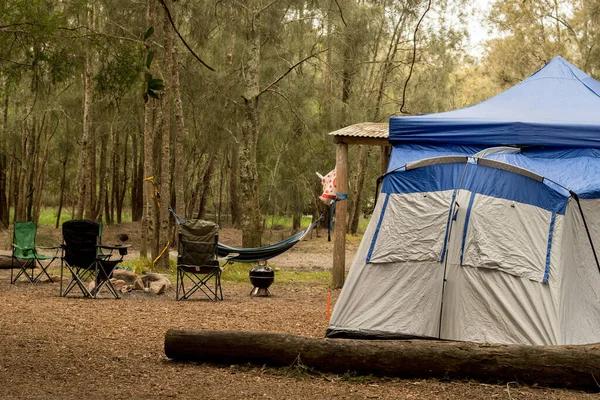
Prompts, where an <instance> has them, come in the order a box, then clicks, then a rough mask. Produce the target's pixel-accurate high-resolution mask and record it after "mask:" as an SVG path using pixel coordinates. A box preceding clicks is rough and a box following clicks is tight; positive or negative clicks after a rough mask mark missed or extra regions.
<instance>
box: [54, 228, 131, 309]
mask: <svg viewBox="0 0 600 400" xmlns="http://www.w3.org/2000/svg"><path fill="white" fill-rule="evenodd" d="M62 231H63V245H62V249H63V256H62V264H61V268H60V275H61V285H60V295H61V296H62V297H65V296H66V295H67V294H69V292H70V291H71V290H72V289H73V288H75V287H78V288H79V289H80V290H81V293H82V294H83V296H84V297H91V298H97V297H98V294H99V293H100V291H101V289H102V288H103V287H106V288H107V290H108V291H109V293H110V294H111V295H112V296H113V297H114V298H116V299H118V298H119V295H118V294H117V291H116V290H115V288H114V287H113V285H112V283H111V282H110V278H111V276H112V272H113V270H114V269H115V267H116V266H117V264H119V263H120V262H121V261H123V256H124V255H125V254H127V247H128V246H122V245H115V246H103V245H102V244H101V240H100V224H99V223H98V222H94V221H88V220H73V221H67V222H65V223H64V224H63V226H62ZM102 250H107V252H106V253H104V252H102ZM115 252H116V253H115ZM65 266H66V268H67V270H68V272H69V273H70V274H71V280H70V281H69V283H68V284H67V285H66V287H65V290H64V291H63V284H62V276H63V269H64V267H65ZM89 279H93V280H94V281H95V285H94V287H93V288H92V289H91V290H90V289H89V288H88V286H86V284H85V281H87V280H89Z"/></svg>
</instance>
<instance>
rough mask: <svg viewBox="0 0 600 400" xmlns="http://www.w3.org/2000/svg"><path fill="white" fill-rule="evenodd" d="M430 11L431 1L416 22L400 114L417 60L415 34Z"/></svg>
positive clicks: (402, 110)
mask: <svg viewBox="0 0 600 400" xmlns="http://www.w3.org/2000/svg"><path fill="white" fill-rule="evenodd" d="M430 9H431V0H429V2H428V3H427V8H426V9H425V12H423V15H421V19H419V22H417V26H416V27H415V32H414V34H413V57H412V62H411V64H410V71H409V72H408V76H407V77H406V81H405V82H404V89H403V90H402V104H401V105H400V113H404V104H405V103H406V88H407V87H408V81H410V77H411V76H412V73H413V69H414V68H415V60H416V59H417V32H419V26H421V22H423V19H424V18H425V15H427V13H428V12H429V10H430Z"/></svg>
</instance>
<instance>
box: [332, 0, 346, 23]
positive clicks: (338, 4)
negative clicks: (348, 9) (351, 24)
mask: <svg viewBox="0 0 600 400" xmlns="http://www.w3.org/2000/svg"><path fill="white" fill-rule="evenodd" d="M335 5H336V6H337V8H338V10H340V18H341V19H342V22H343V23H344V26H345V27H348V24H347V23H346V20H345V19H344V13H343V12H342V7H340V3H338V0H335Z"/></svg>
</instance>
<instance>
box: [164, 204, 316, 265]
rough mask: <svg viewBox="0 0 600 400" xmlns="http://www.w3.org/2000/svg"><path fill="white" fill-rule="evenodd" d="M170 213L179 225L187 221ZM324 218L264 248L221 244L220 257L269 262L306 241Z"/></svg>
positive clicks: (218, 247) (233, 259)
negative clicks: (307, 236) (231, 255)
mask: <svg viewBox="0 0 600 400" xmlns="http://www.w3.org/2000/svg"><path fill="white" fill-rule="evenodd" d="M169 211H170V212H171V214H173V216H174V217H175V220H176V221H177V223H178V224H180V223H182V222H184V221H185V220H184V219H183V218H181V217H180V216H179V215H177V214H175V211H173V209H172V208H171V207H169ZM323 216H324V213H323V214H321V216H319V218H317V219H316V220H315V221H314V222H313V223H312V224H310V226H309V227H308V228H306V229H305V230H303V231H300V232H298V233H296V234H295V235H293V236H291V237H289V238H287V239H285V240H282V241H281V242H277V243H273V244H270V245H268V246H264V247H249V248H243V247H232V246H228V245H226V244H222V243H219V245H218V246H217V254H218V255H219V257H227V256H228V255H230V254H237V255H235V256H233V257H230V258H229V260H230V261H236V262H241V263H250V262H257V261H262V260H269V259H271V258H273V257H276V256H278V255H280V254H283V253H285V252H286V251H288V250H289V249H291V248H292V247H294V245H295V244H296V243H298V242H299V241H301V240H302V239H304V238H305V237H306V235H308V234H309V233H310V232H311V231H312V230H313V229H314V228H315V227H316V226H317V224H318V223H319V221H321V219H323Z"/></svg>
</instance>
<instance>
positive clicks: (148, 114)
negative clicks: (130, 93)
mask: <svg viewBox="0 0 600 400" xmlns="http://www.w3.org/2000/svg"><path fill="white" fill-rule="evenodd" d="M152 4H153V0H148V4H147V8H146V26H149V27H150V26H153V18H152V14H153V7H152ZM155 107H156V100H155V99H153V98H149V99H148V101H147V102H146V103H145V105H144V210H143V218H142V245H141V247H140V257H142V258H148V251H150V254H154V253H155V248H156V241H155V239H154V238H155V229H156V228H155V224H154V221H155V218H154V215H155V214H154V187H153V186H152V184H151V182H150V181H146V179H150V177H152V176H153V175H154V121H153V117H154V110H155Z"/></svg>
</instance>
